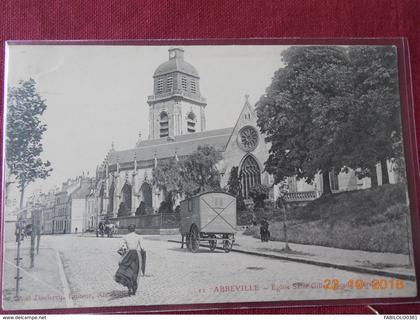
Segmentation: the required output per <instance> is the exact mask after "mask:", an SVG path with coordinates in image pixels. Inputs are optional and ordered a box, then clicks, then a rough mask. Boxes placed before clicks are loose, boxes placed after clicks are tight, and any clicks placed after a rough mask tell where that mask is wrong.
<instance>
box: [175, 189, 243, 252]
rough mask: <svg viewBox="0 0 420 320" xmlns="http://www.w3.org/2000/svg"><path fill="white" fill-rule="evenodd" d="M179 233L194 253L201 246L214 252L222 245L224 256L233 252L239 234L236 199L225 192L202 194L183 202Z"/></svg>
mask: <svg viewBox="0 0 420 320" xmlns="http://www.w3.org/2000/svg"><path fill="white" fill-rule="evenodd" d="M180 206H181V210H180V213H181V222H180V232H181V235H182V246H183V245H184V239H185V242H186V244H187V248H188V249H189V250H190V251H191V252H197V251H198V249H199V247H200V242H208V243H209V248H210V250H211V251H214V250H215V249H216V246H217V242H218V241H220V242H221V243H222V246H223V250H224V251H225V252H229V251H230V250H231V249H232V246H233V243H234V242H235V233H236V198H235V197H233V196H232V195H230V194H228V193H224V192H207V193H202V194H199V195H196V196H193V197H191V198H188V199H186V200H184V201H181V204H180Z"/></svg>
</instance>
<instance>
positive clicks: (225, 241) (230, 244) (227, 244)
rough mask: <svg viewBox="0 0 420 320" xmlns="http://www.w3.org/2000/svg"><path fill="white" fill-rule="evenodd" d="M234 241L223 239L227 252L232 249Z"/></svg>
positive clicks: (224, 248)
mask: <svg viewBox="0 0 420 320" xmlns="http://www.w3.org/2000/svg"><path fill="white" fill-rule="evenodd" d="M232 245H233V242H232V241H229V240H223V250H225V252H226V253H228V252H230V250H231V249H232Z"/></svg>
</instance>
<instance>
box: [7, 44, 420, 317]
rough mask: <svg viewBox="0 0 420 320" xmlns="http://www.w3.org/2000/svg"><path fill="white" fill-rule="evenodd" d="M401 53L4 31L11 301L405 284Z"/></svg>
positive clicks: (194, 297) (354, 293)
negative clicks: (47, 39)
mask: <svg viewBox="0 0 420 320" xmlns="http://www.w3.org/2000/svg"><path fill="white" fill-rule="evenodd" d="M398 63H399V55H398V53H397V48H396V46H392V45H378V44H375V45H366V44H364V45H325V44H324V45H313V44H311V45H297V44H293V45H267V44H252V45H251V44H241V45H191V44H186V45H180V44H179V43H176V42H174V45H166V44H165V45H156V44H154V45H144V44H142V45H139V44H135V43H131V44H130V45H122V44H113V43H109V44H107V43H106V42H104V43H102V44H89V43H87V44H75V43H70V42H68V43H66V42H62V43H60V44H59V43H55V44H53V43H32V44H31V43H25V42H22V43H16V42H14V43H9V44H8V45H7V48H6V66H5V70H6V77H5V92H4V99H5V112H4V131H3V132H4V139H3V140H4V148H3V149H4V150H3V155H4V167H3V172H4V174H3V215H2V229H3V233H2V234H3V239H2V241H3V252H2V254H3V259H2V261H3V264H2V304H3V309H5V310H29V309H61V308H86V307H111V306H119V307H123V306H162V305H163V306H171V305H172V306H173V305H192V304H194V305H196V304H207V305H208V304H220V303H251V302H281V301H302V302H303V301H316V300H352V299H368V298H407V297H415V296H416V295H417V283H416V274H415V266H414V260H415V259H414V252H413V240H412V233H413V232H412V217H411V208H410V192H409V188H408V185H409V183H408V181H407V173H406V171H407V170H406V161H405V156H404V154H405V150H404V139H403V123H402V115H401V110H402V106H401V97H400V86H401V81H402V80H401V76H400V74H399V68H398Z"/></svg>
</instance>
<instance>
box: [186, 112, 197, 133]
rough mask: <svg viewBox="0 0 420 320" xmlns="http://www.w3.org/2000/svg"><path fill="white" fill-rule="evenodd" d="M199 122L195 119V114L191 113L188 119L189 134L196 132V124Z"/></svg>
mask: <svg viewBox="0 0 420 320" xmlns="http://www.w3.org/2000/svg"><path fill="white" fill-rule="evenodd" d="M196 122H197V120H196V117H195V114H194V113H193V112H190V113H189V114H188V117H187V131H188V133H193V132H195V124H196Z"/></svg>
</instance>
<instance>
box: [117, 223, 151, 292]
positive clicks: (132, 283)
mask: <svg viewBox="0 0 420 320" xmlns="http://www.w3.org/2000/svg"><path fill="white" fill-rule="evenodd" d="M128 231H129V233H128V234H127V235H126V236H124V238H123V243H122V246H121V248H120V250H118V252H119V253H120V254H121V255H122V257H121V259H120V262H119V267H118V270H117V272H116V273H115V281H116V282H118V283H120V284H122V285H123V286H125V287H127V288H128V295H135V294H136V291H137V288H138V276H139V273H140V272H139V271H140V262H141V258H140V250H143V249H142V246H141V241H140V236H139V235H138V234H137V233H136V232H135V231H136V229H135V226H134V225H130V226H128ZM124 248H125V250H124ZM121 249H123V250H121ZM142 265H144V263H142Z"/></svg>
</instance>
